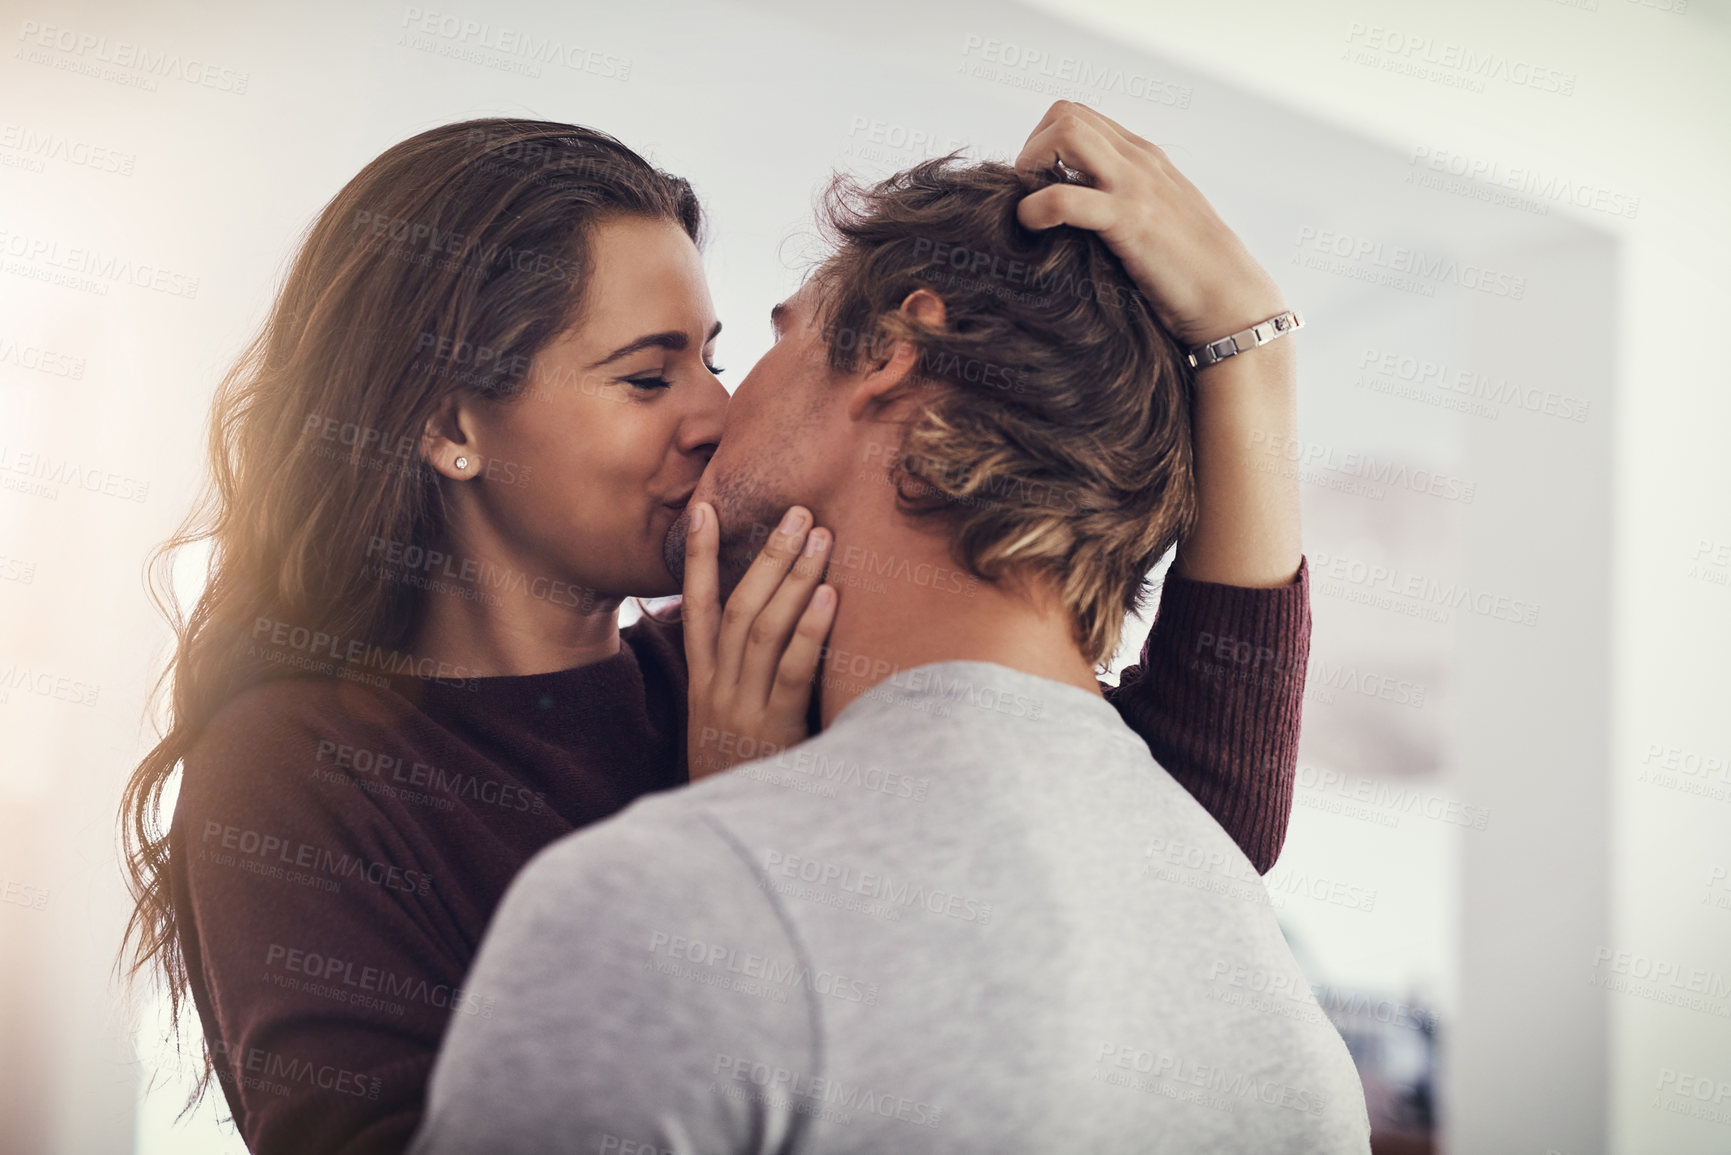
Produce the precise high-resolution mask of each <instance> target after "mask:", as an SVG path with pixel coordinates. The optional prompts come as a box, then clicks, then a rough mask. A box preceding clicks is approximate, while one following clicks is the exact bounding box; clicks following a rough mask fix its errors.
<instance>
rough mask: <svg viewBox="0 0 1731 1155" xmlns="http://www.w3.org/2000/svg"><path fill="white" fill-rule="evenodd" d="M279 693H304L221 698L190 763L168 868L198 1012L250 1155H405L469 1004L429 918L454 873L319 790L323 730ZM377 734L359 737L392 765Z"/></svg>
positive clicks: (332, 792)
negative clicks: (449, 1035) (441, 1053)
mask: <svg viewBox="0 0 1731 1155" xmlns="http://www.w3.org/2000/svg"><path fill="white" fill-rule="evenodd" d="M283 693H287V694H289V695H291V696H293V695H295V694H297V693H301V691H299V690H295V689H289V690H287V691H282V690H273V689H271V688H266V689H263V690H255V691H253V692H252V694H251V695H249V696H248V697H246V698H242V699H241V700H238V701H237V702H235V703H232V704H231V705H230V706H229V707H228V708H226V709H225V711H224V712H223V714H221V715H219V716H218V718H217V719H216V720H215V721H214V722H213V723H212V725H211V727H210V728H209V729H208V730H207V731H206V733H205V734H204V735H203V736H202V737H201V739H200V741H199V742H198V744H197V745H196V746H195V748H194V749H193V751H192V752H191V753H190V754H189V755H188V756H187V758H186V761H185V766H184V772H183V778H182V784H181V792H180V797H179V800H178V802H177V804H176V808H175V815H174V822H173V828H172V837H173V842H172V855H173V859H174V864H175V865H174V866H173V868H172V869H173V871H174V875H173V887H174V898H175V904H176V907H177V913H178V916H179V920H180V926H181V930H182V941H183V945H184V947H185V950H186V958H187V966H188V970H189V972H190V979H191V985H192V993H193V996H194V1001H195V1003H196V1005H197V1007H198V1010H199V1015H200V1018H201V1020H202V1022H203V1027H204V1034H205V1040H206V1043H207V1045H208V1047H209V1050H210V1053H211V1057H212V1060H213V1065H214V1068H215V1074H216V1078H217V1082H218V1083H219V1085H220V1086H221V1087H222V1089H223V1092H224V1094H225V1095H226V1096H227V1098H228V1102H229V1106H230V1108H231V1110H232V1111H233V1114H234V1118H235V1122H236V1124H237V1126H238V1127H239V1129H240V1132H241V1135H242V1137H243V1138H244V1139H245V1140H246V1144H247V1147H248V1149H249V1150H250V1151H252V1152H253V1153H254V1155H300V1153H303V1152H309V1151H319V1152H332V1153H341V1155H382V1153H387V1152H392V1153H394V1152H400V1151H402V1150H403V1149H404V1148H405V1147H406V1146H407V1144H408V1141H409V1138H410V1136H411V1134H412V1133H413V1131H414V1128H415V1126H416V1125H417V1123H418V1122H419V1119H420V1113H421V1106H422V1102H423V1098H424V1093H425V1086H426V1081H427V1078H428V1076H429V1074H430V1072H431V1069H432V1065H433V1059H434V1056H435V1054H436V1052H437V1049H438V1045H439V1040H440V1038H441V1036H442V1035H443V1032H444V1027H445V1024H446V1022H447V1020H448V1019H449V1018H450V1017H451V1015H452V1013H453V1011H454V1010H463V1011H472V1010H475V1009H476V1008H475V1007H473V1006H471V1005H469V1004H467V1003H466V1002H465V998H464V996H463V994H462V993H461V984H462V981H463V977H464V972H465V969H466V968H465V964H464V959H465V957H466V956H465V954H464V951H463V948H462V946H461V945H460V943H458V942H456V941H454V938H455V937H457V936H456V935H455V933H454V931H453V925H454V924H453V922H452V921H451V920H450V919H449V918H448V917H446V916H445V915H443V914H442V913H441V911H440V906H441V902H442V899H441V889H442V888H445V887H448V886H450V885H451V884H453V883H454V882H456V881H457V880H454V879H449V878H444V877H440V875H441V874H443V873H446V867H445V865H444V864H430V863H429V862H427V861H426V857H425V854H424V851H421V850H420V849H419V848H417V847H416V846H415V845H414V844H413V843H412V841H410V840H406V839H405V838H403V837H402V836H401V835H400V832H399V831H398V830H397V829H396V826H397V825H398V824H394V823H392V822H391V821H390V820H389V818H388V817H387V816H386V815H385V814H384V813H383V812H382V811H381V810H380V809H379V806H378V805H377V804H376V803H375V802H374V801H373V800H372V799H371V798H370V796H369V795H368V794H367V793H365V792H363V791H362V790H360V789H357V788H353V787H352V786H350V787H348V788H343V787H333V786H332V785H331V782H332V779H331V778H330V777H329V775H330V774H331V773H332V767H331V762H330V760H329V759H328V758H323V757H321V753H322V751H321V746H320V743H321V741H324V742H326V743H327V744H328V743H329V739H327V738H324V737H323V735H324V734H326V733H328V732H329V726H328V723H329V722H330V721H331V719H328V718H326V717H324V716H322V714H321V712H320V711H318V710H316V709H315V710H308V709H306V708H287V709H285V708H284V706H283V701H282V699H281V695H282V694H283ZM272 694H274V695H276V696H275V697H273V698H271V706H270V708H268V709H266V708H263V705H262V703H261V700H260V696H261V695H272ZM295 700H296V701H298V702H301V704H302V705H303V706H304V704H305V703H304V700H303V699H295ZM377 731H378V732H377V733H372V734H369V733H365V732H364V731H363V736H362V739H361V744H362V745H363V746H364V747H366V748H367V749H368V750H370V751H371V752H372V753H373V755H374V756H375V757H385V758H389V757H392V756H393V755H392V753H391V751H392V750H393V745H392V742H393V739H392V736H391V734H390V733H389V732H388V730H387V729H386V728H385V727H383V726H380V727H378V728H377ZM347 737H348V738H353V737H354V733H353V731H352V729H351V730H350V732H349V734H348V735H347ZM411 760H412V759H411ZM336 773H337V774H338V776H339V777H342V775H341V772H340V771H338V772H336ZM345 780H346V779H345Z"/></svg>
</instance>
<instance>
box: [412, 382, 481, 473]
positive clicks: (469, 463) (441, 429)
mask: <svg viewBox="0 0 1731 1155" xmlns="http://www.w3.org/2000/svg"><path fill="white" fill-rule="evenodd" d="M475 434H476V422H475V419H474V414H473V413H471V412H470V410H469V406H468V404H467V403H466V402H465V400H464V399H463V398H461V397H458V396H457V395H456V394H452V395H450V396H448V397H446V398H445V399H444V400H443V401H440V402H439V407H438V408H437V409H435V410H434V411H433V415H432V416H431V417H428V418H427V424H426V428H425V429H424V430H423V431H422V433H421V459H422V460H423V461H425V462H426V463H427V464H428V465H430V466H431V467H432V468H434V469H435V470H437V471H438V472H439V473H440V474H442V475H443V476H445V477H449V478H450V479H452V480H453V481H467V480H468V479H469V478H471V477H474V476H476V475H477V474H479V473H480V472H481V466H482V464H483V463H482V461H481V454H480V451H479V449H478V448H477V447H476V444H475Z"/></svg>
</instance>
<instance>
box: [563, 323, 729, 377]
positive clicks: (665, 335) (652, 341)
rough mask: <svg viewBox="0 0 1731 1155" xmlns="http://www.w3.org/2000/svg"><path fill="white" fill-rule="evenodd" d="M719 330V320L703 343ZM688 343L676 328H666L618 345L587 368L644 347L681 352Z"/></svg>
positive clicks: (638, 351) (595, 367)
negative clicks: (663, 330)
mask: <svg viewBox="0 0 1731 1155" xmlns="http://www.w3.org/2000/svg"><path fill="white" fill-rule="evenodd" d="M720 332H721V322H720V321H717V322H716V323H715V328H713V329H711V330H710V331H709V336H708V337H705V338H704V340H703V343H704V344H705V345H707V344H709V342H711V341H713V340H715V337H716V334H718V333H720ZM690 344H691V341H690V339H689V338H688V337H686V335H685V334H684V333H681V332H679V331H678V330H677V329H668V330H666V331H665V332H661V333H648V334H645V335H644V336H642V337H639V338H637V340H635V341H632V342H631V343H630V344H627V345H621V346H619V348H617V349H615V350H613V352H611V353H609V354H607V356H605V357H603V358H601V360H599V361H597V362H595V364H593V365H591V366H589V368H591V369H599V368H601V366H603V365H609V364H612V363H613V362H614V361H617V360H619V359H620V358H621V357H629V356H631V354H633V353H640V352H642V351H643V350H645V349H666V350H668V351H669V352H672V353H679V352H683V351H684V350H685V349H686V348H687V347H688V346H689V345H690Z"/></svg>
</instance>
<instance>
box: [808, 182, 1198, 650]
mask: <svg viewBox="0 0 1731 1155" xmlns="http://www.w3.org/2000/svg"><path fill="white" fill-rule="evenodd" d="M1027 192H1028V190H1027V188H1026V187H1025V186H1024V185H1023V184H1022V182H1021V181H1020V179H1019V178H1018V177H1017V175H1016V173H1015V170H1014V169H1012V168H1010V167H1009V166H1007V165H1003V164H995V163H975V164H970V163H964V162H963V161H961V160H960V159H959V158H958V157H956V156H953V155H952V156H948V157H942V158H939V159H935V160H930V161H926V162H925V163H922V164H919V165H916V166H914V167H913V168H910V169H907V170H905V171H903V172H899V173H897V174H895V175H894V176H892V177H890V178H888V179H887V180H884V181H882V182H880V183H878V184H875V185H871V186H864V185H861V184H859V183H857V182H854V181H852V180H850V179H848V178H845V177H840V178H837V179H836V180H835V181H834V182H832V184H831V185H830V187H829V189H828V191H827V192H826V193H825V194H824V197H823V201H822V205H821V211H820V213H819V221H820V225H821V227H822V228H823V230H824V232H825V234H826V237H827V239H828V240H829V241H830V242H831V244H832V246H833V254H832V255H831V256H830V257H829V258H828V259H827V260H826V261H825V262H824V264H823V265H822V267H821V268H820V269H819V270H818V272H817V273H816V274H815V280H816V281H817V287H818V289H819V295H820V300H821V302H822V304H821V306H820V309H821V314H820V315H821V320H822V323H823V326H824V333H825V339H826V345H827V349H828V359H829V364H830V366H831V368H832V369H835V370H836V371H838V372H851V371H853V370H854V369H855V368H856V367H858V365H859V364H860V362H861V360H862V359H863V358H866V357H870V356H873V355H875V354H879V353H883V352H887V350H888V348H889V347H890V345H891V344H892V343H894V342H896V341H899V340H906V341H909V342H911V343H912V344H913V345H914V347H915V349H916V350H917V352H918V358H919V359H918V362H917V365H916V368H915V370H914V372H913V374H912V375H911V378H910V380H911V386H910V387H911V389H912V390H913V394H914V395H915V396H917V398H918V401H919V404H918V407H917V415H916V416H915V417H914V418H913V419H912V420H911V421H909V423H908V424H907V426H906V429H905V433H904V436H903V441H902V444H901V447H900V452H899V453H892V454H891V455H890V458H891V459H890V460H889V461H888V463H887V466H886V467H887V469H888V471H889V475H890V480H891V481H892V482H893V483H894V484H895V485H896V486H897V490H898V498H899V501H900V503H901V505H902V507H903V508H904V509H905V510H907V511H909V512H911V513H915V514H918V515H920V516H924V517H929V518H933V519H938V520H940V521H942V522H943V523H944V524H946V525H947V527H948V530H949V535H950V546H951V554H952V555H953V557H954V559H955V561H956V563H957V564H958V565H959V566H961V567H963V568H964V569H966V570H967V571H968V572H970V573H972V574H973V575H974V576H976V577H978V578H980V579H981V580H984V581H999V580H1001V579H1006V578H1007V579H1011V580H1017V579H1023V578H1026V577H1029V576H1038V577H1042V578H1044V579H1046V580H1047V581H1048V582H1049V583H1050V584H1051V586H1052V588H1054V589H1055V590H1056V591H1057V592H1058V595H1059V597H1060V598H1061V600H1062V603H1063V605H1064V607H1065V609H1066V610H1067V611H1068V612H1069V614H1070V616H1071V618H1072V624H1073V631H1074V636H1075V640H1076V645H1077V646H1078V648H1080V650H1081V651H1082V653H1083V655H1084V656H1085V657H1087V658H1088V660H1089V661H1091V662H1093V663H1094V664H1095V665H1096V666H1097V667H1104V666H1105V665H1106V664H1107V663H1108V662H1109V661H1110V660H1111V658H1112V655H1113V654H1114V653H1115V652H1116V651H1117V648H1118V644H1119V640H1120V635H1121V633H1122V629H1123V623H1124V617H1125V615H1126V614H1128V613H1132V612H1136V611H1139V610H1140V609H1141V608H1142V602H1143V597H1144V594H1145V592H1146V588H1147V584H1146V580H1145V579H1146V576H1147V574H1148V572H1149V571H1150V570H1151V569H1153V568H1154V565H1155V563H1156V562H1157V561H1158V560H1159V559H1160V558H1161V557H1162V556H1163V555H1164V554H1165V553H1166V551H1167V550H1169V549H1171V548H1172V547H1173V546H1174V545H1175V544H1176V543H1177V542H1178V540H1179V539H1180V538H1181V537H1182V536H1183V535H1184V534H1186V533H1187V532H1188V531H1189V530H1190V528H1191V526H1192V524H1193V523H1194V521H1195V518H1196V494H1195V483H1194V479H1193V476H1192V465H1191V444H1190V405H1191V391H1192V389H1193V386H1194V378H1193V376H1192V374H1191V371H1190V370H1189V368H1188V367H1187V365H1186V364H1185V361H1184V359H1183V354H1182V352H1181V351H1180V349H1179V346H1178V345H1177V343H1176V342H1175V341H1174V340H1173V338H1172V337H1171V336H1170V334H1168V333H1167V332H1166V330H1165V328H1164V327H1162V326H1161V324H1160V323H1159V321H1158V320H1156V319H1155V316H1154V314H1153V311H1152V310H1151V308H1150V307H1149V304H1148V301H1147V299H1146V298H1145V297H1143V296H1142V294H1141V293H1140V292H1138V291H1137V289H1136V288H1135V285H1134V283H1133V282H1132V281H1131V280H1130V278H1129V276H1128V274H1127V273H1126V272H1125V271H1124V267H1123V265H1122V264H1121V263H1120V262H1119V261H1118V259H1117V258H1116V257H1115V256H1113V255H1112V253H1111V251H1110V250H1109V249H1108V248H1107V246H1106V244H1105V242H1103V241H1102V240H1100V238H1099V237H1098V236H1096V235H1095V234H1093V233H1091V232H1087V231H1084V230H1080V229H1073V228H1069V227H1063V226H1060V227H1057V228H1053V229H1048V230H1046V231H1044V232H1038V233H1036V232H1031V231H1029V230H1027V229H1025V228H1023V227H1021V225H1020V224H1019V223H1018V222H1017V220H1016V203H1017V202H1018V201H1019V200H1020V199H1021V198H1022V197H1023V196H1025V195H1026V194H1027ZM920 288H925V289H929V290H931V291H932V292H934V293H936V294H937V295H938V296H939V297H940V298H941V299H942V300H943V302H944V319H943V323H942V326H941V328H933V327H929V326H924V325H920V324H918V323H916V322H913V321H910V320H908V319H907V318H906V317H905V316H904V315H902V314H901V313H899V312H898V311H897V310H898V309H899V307H900V305H901V303H902V301H903V300H904V299H906V297H907V296H908V295H909V294H910V293H912V292H914V291H915V290H916V289H920Z"/></svg>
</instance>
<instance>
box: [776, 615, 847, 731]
mask: <svg viewBox="0 0 1731 1155" xmlns="http://www.w3.org/2000/svg"><path fill="white" fill-rule="evenodd" d="M835 608H836V591H835V587H834V586H831V585H820V586H818V587H817V589H816V590H815V591H813V593H812V595H811V601H810V602H808V603H807V604H806V607H805V612H804V613H802V614H801V615H800V616H799V624H798V625H796V626H795V627H794V631H793V637H792V638H791V639H789V641H788V643H787V649H786V650H784V651H783V652H782V655H781V662H780V664H779V665H777V666H776V670H775V686H774V688H773V689H771V690H770V693H769V711H770V713H771V714H773V715H776V716H779V717H794V718H802V719H803V718H804V716H805V712H806V708H807V707H808V706H809V705H810V704H811V680H812V678H813V677H815V676H816V675H817V667H818V663H819V662H820V661H821V660H822V659H823V642H824V639H825V638H827V637H828V636H829V628H830V626H831V625H832V624H834V622H835Z"/></svg>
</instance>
